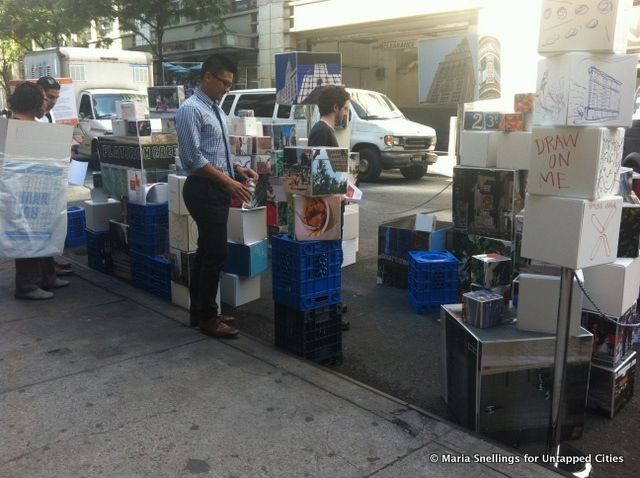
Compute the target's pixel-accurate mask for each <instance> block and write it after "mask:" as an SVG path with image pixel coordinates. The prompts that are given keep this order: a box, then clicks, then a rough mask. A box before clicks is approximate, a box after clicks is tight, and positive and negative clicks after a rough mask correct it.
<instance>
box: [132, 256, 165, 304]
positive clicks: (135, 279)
mask: <svg viewBox="0 0 640 478" xmlns="http://www.w3.org/2000/svg"><path fill="white" fill-rule="evenodd" d="M131 284H132V285H134V286H136V287H139V288H140V289H142V290H145V291H147V292H151V293H152V294H155V295H157V296H159V297H161V298H163V299H165V300H171V261H169V260H168V259H166V258H164V257H162V256H150V255H147V254H142V253H140V252H137V251H131Z"/></svg>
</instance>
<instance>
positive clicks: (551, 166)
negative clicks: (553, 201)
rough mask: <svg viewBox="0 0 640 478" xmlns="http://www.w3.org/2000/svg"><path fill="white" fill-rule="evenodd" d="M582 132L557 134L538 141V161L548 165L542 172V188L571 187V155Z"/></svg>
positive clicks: (539, 179) (540, 180)
mask: <svg viewBox="0 0 640 478" xmlns="http://www.w3.org/2000/svg"><path fill="white" fill-rule="evenodd" d="M579 136H580V132H579V131H576V132H574V133H567V134H555V135H548V136H544V137H543V138H537V139H536V153H537V157H536V158H535V159H536V161H539V162H540V163H541V164H542V163H544V164H546V165H547V166H546V169H543V170H542V171H541V172H540V176H539V177H538V182H539V184H540V186H542V185H543V184H548V185H550V186H552V187H554V188H556V189H566V188H568V187H569V185H568V184H567V183H568V178H567V172H566V171H567V169H569V168H570V167H571V159H572V158H571V155H572V153H574V152H575V149H576V146H577V144H578V138H579Z"/></svg>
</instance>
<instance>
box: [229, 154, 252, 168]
mask: <svg viewBox="0 0 640 478" xmlns="http://www.w3.org/2000/svg"><path fill="white" fill-rule="evenodd" d="M231 164H232V165H233V164H235V165H237V166H241V167H243V168H250V167H251V156H239V155H237V154H232V155H231Z"/></svg>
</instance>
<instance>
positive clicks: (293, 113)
mask: <svg viewBox="0 0 640 478" xmlns="http://www.w3.org/2000/svg"><path fill="white" fill-rule="evenodd" d="M347 91H348V92H349V94H350V95H351V111H350V115H349V117H350V118H349V121H350V127H351V150H352V151H357V152H359V153H360V180H362V181H374V180H375V179H377V178H378V176H380V172H381V171H382V170H389V169H400V172H401V173H402V175H403V176H404V177H405V178H408V179H418V178H421V177H422V176H424V174H425V173H426V172H427V167H428V166H429V164H433V163H435V162H436V160H437V159H438V156H437V155H436V153H435V152H434V150H435V147H436V139H437V138H436V132H435V130H434V129H433V128H431V127H429V126H425V125H422V124H419V123H414V122H413V121H409V120H408V119H406V118H405V117H404V115H403V114H402V112H401V111H400V110H399V109H398V108H397V107H396V105H394V104H393V102H392V101H391V100H390V99H389V98H387V97H386V96H385V95H383V94H382V93H377V92H375V91H369V90H359V89H354V88H347ZM220 106H221V107H222V109H223V110H224V112H225V113H226V114H227V115H228V116H230V117H234V116H236V111H238V110H253V111H254V114H255V116H256V117H257V118H258V119H260V120H261V121H262V122H263V123H264V124H270V123H275V124H278V123H296V129H297V130H298V131H307V123H306V118H307V116H306V115H307V112H306V108H305V107H304V106H299V105H295V106H287V105H280V104H277V103H276V90H275V89H274V88H261V89H255V90H232V91H230V92H228V93H227V94H226V95H225V96H224V98H222V102H221V103H220ZM315 116H316V117H317V112H316V114H315Z"/></svg>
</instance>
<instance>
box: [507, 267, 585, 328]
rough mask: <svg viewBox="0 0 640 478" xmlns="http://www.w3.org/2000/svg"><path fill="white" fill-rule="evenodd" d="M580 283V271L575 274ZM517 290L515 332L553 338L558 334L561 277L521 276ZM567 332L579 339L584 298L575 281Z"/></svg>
mask: <svg viewBox="0 0 640 478" xmlns="http://www.w3.org/2000/svg"><path fill="white" fill-rule="evenodd" d="M576 274H577V275H578V277H579V278H580V279H581V280H582V275H581V271H576ZM519 282H520V285H519V288H518V322H517V323H516V327H517V328H518V330H527V331H530V332H543V333H545V334H555V333H556V332H557V330H558V305H559V302H560V277H559V276H546V275H539V274H520V280H519ZM572 294H573V296H572V301H571V311H570V319H569V322H570V326H569V331H570V334H571V336H572V337H575V336H578V335H580V317H581V315H582V303H583V294H582V290H581V289H580V286H579V285H578V281H576V280H575V278H574V279H573V292H572Z"/></svg>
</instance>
